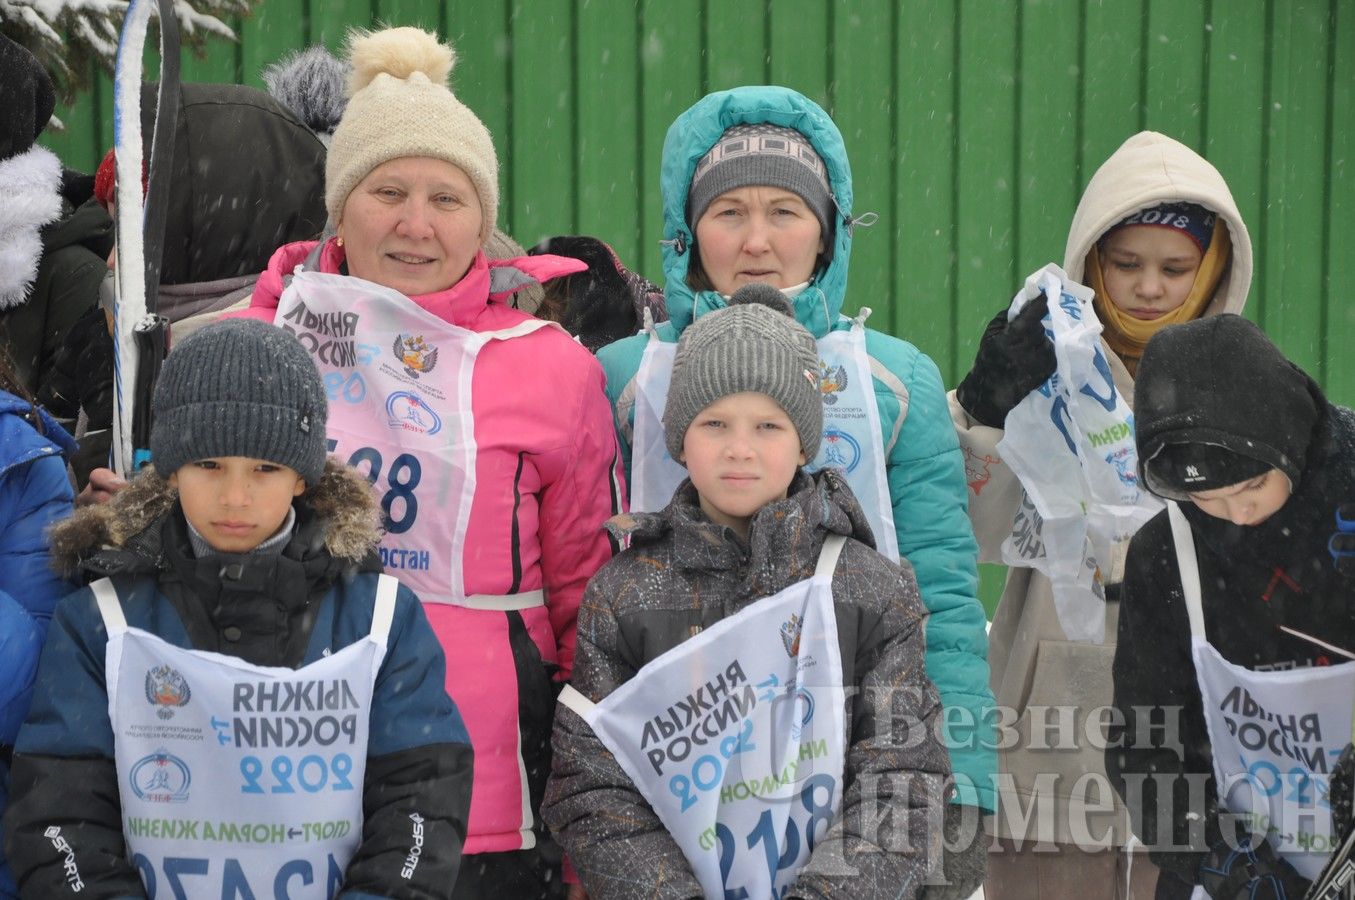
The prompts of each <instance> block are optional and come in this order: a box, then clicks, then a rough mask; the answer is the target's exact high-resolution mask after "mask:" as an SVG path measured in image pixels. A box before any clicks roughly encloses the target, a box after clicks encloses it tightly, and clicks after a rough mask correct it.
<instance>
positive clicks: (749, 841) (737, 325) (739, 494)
mask: <svg viewBox="0 0 1355 900" xmlns="http://www.w3.org/2000/svg"><path fill="white" fill-rule="evenodd" d="M818 361H819V357H818V353H817V350H816V348H815V342H814V339H813V337H812V336H811V335H810V333H809V332H808V331H806V330H805V328H804V327H803V326H802V325H800V324H799V323H798V322H796V321H795V320H794V318H793V317H792V312H791V309H790V306H789V304H788V303H787V302H786V300H785V298H784V297H783V296H782V295H781V293H780V292H779V291H778V290H776V289H775V288H773V287H771V286H769V285H765V284H760V283H755V284H751V285H748V286H746V287H743V288H740V289H739V290H738V291H737V292H736V293H735V294H734V296H733V297H732V298H731V299H730V303H729V306H728V307H727V308H725V309H721V310H717V311H713V312H710V313H707V314H706V315H704V316H702V317H700V318H699V319H697V320H696V321H695V322H694V323H693V324H692V325H691V326H690V327H688V328H687V329H686V330H685V331H683V333H682V338H681V340H680V341H679V343H678V346H677V351H676V358H675V361H674V363H673V375H672V383H671V385H670V387H669V391H668V396H667V401H666V405H665V408H664V413H663V425H664V430H665V436H666V441H667V445H668V450H669V452H670V453H671V455H672V456H673V458H674V459H676V460H678V461H679V462H681V463H682V464H683V465H684V466H686V468H687V472H688V476H689V478H688V480H687V481H686V482H684V483H683V484H682V485H681V486H680V487H679V488H678V489H677V492H676V493H675V494H674V496H673V499H672V501H671V502H670V503H669V504H668V506H667V507H665V508H664V509H663V510H662V511H660V512H657V513H633V514H627V515H621V516H617V517H615V518H613V519H612V520H611V521H610V522H609V523H608V528H609V529H610V530H611V531H612V533H613V534H614V535H615V536H616V537H617V538H618V540H619V539H622V538H626V539H629V541H630V546H629V549H627V550H626V551H624V552H622V553H621V554H620V555H619V556H617V557H615V558H614V559H612V560H611V561H610V562H608V563H607V564H606V565H604V566H603V567H602V568H601V569H600V570H599V571H598V573H597V574H596V575H595V576H594V577H593V579H592V580H591V581H590V582H589V583H588V588H587V590H586V591H585V593H584V598H583V602H582V604H580V606H579V626H578V635H579V643H578V652H577V656H576V657H575V663H574V676H573V680H572V686H571V687H570V688H566V689H565V691H564V692H563V693H562V694H561V698H560V699H561V706H560V707H559V709H558V711H557V714H556V719H555V733H554V740H553V746H554V748H555V760H554V767H553V772H552V776H551V781H550V783H549V784H548V786H547V789H546V800H545V805H544V807H543V809H542V815H543V817H544V819H545V820H546V822H547V824H548V825H550V827H551V829H552V830H554V831H555V832H556V834H557V836H558V838H559V840H560V843H561V844H562V845H563V846H564V848H565V851H566V852H567V853H568V854H569V857H570V860H571V862H572V863H573V864H574V868H575V870H576V871H577V873H578V874H579V877H580V879H581V880H582V882H583V886H584V887H585V888H586V889H587V891H588V893H589V895H591V896H596V897H611V896H617V897H621V896H630V895H631V894H633V892H634V886H635V885H637V884H642V885H644V886H645V889H646V890H647V891H649V892H650V893H653V894H656V895H662V896H665V897H696V896H705V897H712V896H715V897H719V896H726V895H730V896H732V895H733V893H734V892H736V891H738V890H740V889H742V890H743V891H744V894H740V896H743V895H745V894H746V895H747V896H761V897H765V896H768V895H771V896H777V897H787V898H809V897H817V898H826V897H842V898H865V897H881V896H890V897H916V896H917V895H918V894H917V892H918V890H920V885H921V883H922V882H923V880H924V876H925V875H926V874H927V871H928V869H929V868H930V867H931V865H932V864H933V863H934V861H935V856H934V855H933V853H934V850H933V848H934V841H933V839H932V837H933V836H935V835H939V834H940V823H941V816H942V809H943V806H944V783H945V779H946V777H947V776H948V775H949V774H950V763H949V757H948V755H947V753H946V750H945V748H944V747H943V746H942V745H941V743H940V741H939V740H938V738H937V730H936V728H935V721H936V717H937V715H938V713H939V710H940V700H939V698H938V696H937V693H936V689H935V687H934V685H932V683H931V682H930V681H929V680H928V679H927V677H926V674H925V667H924V665H923V654H924V652H925V644H924V638H923V632H922V630H921V624H922V622H923V618H924V611H923V607H922V604H921V600H920V598H919V595H918V589H917V582H916V580H915V579H914V577H913V573H912V570H911V569H910V568H908V567H907V566H906V565H905V566H904V567H902V568H901V567H900V566H899V565H898V564H896V563H895V562H893V561H892V560H889V559H886V558H885V557H884V556H882V555H880V554H879V553H877V552H876V551H875V550H874V549H873V548H874V538H873V537H872V535H871V532H870V527H869V525H868V524H867V519H866V515H865V513H864V512H863V511H862V509H861V506H860V505H859V504H858V503H857V501H856V498H855V497H854V496H853V495H852V493H851V489H850V488H849V487H848V486H847V483H846V480H845V478H844V477H843V476H842V475H841V473H839V472H838V471H837V470H834V469H825V470H822V471H819V472H816V473H814V474H809V473H806V472H805V471H804V469H803V468H802V466H804V464H805V460H806V459H808V458H811V457H813V455H814V453H815V451H816V450H817V449H818V446H819V443H820V441H821V440H822V437H823V400H822V399H821V397H820V395H819V392H818V387H817V384H818V382H817V378H816V377H815V376H816V373H817V370H818ZM783 670H784V671H783ZM788 673H789V674H788ZM741 682H742V683H741ZM792 711H793V712H794V713H795V715H790V714H789V713H790V712H792ZM844 711H845V717H844V718H840V719H835V718H834V717H835V716H836V715H839V714H844ZM905 721H907V722H910V723H915V724H916V726H917V727H916V728H906V727H897V725H895V724H894V723H901V722H905ZM787 760H791V761H794V762H791V763H789V764H787ZM884 785H888V786H889V787H888V789H887V790H882V789H881V788H882V786H884ZM604 791H605V792H606V796H607V798H608V800H607V803H606V804H603V805H599V804H598V802H597V797H599V796H601V793H602V792H604ZM864 821H871V822H889V823H890V824H889V829H890V835H891V837H890V838H889V839H887V840H884V841H882V842H881V841H871V842H870V845H871V849H870V852H859V853H858V852H848V851H847V850H845V849H844V848H851V847H854V846H856V843H855V842H856V839H857V837H858V836H859V834H860V829H861V823H862V822H864ZM753 823H757V824H753ZM764 832H765V833H766V834H767V835H771V836H772V839H771V842H770V843H771V844H773V845H775V847H776V848H777V849H776V850H775V851H765V850H764V848H763V847H762V846H760V845H761V844H762V843H763V839H762V838H761V837H759V835H761V834H763V833H764ZM783 835H785V836H786V837H784V838H783V837H782V836H783ZM782 847H784V848H785V850H784V851H782V850H781V849H780V848H782ZM769 854H770V856H769ZM769 859H770V860H771V863H770V865H769V864H768V860H769ZM844 861H845V863H846V864H845V865H844Z"/></svg>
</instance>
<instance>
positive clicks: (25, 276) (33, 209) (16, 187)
mask: <svg viewBox="0 0 1355 900" xmlns="http://www.w3.org/2000/svg"><path fill="white" fill-rule="evenodd" d="M0 193H3V195H4V198H5V200H4V202H3V203H0V311H3V310H6V309H12V308H13V307H16V306H19V305H20V304H22V303H23V302H24V301H25V300H27V299H28V290H29V288H31V287H32V285H33V280H34V279H35V278H37V276H38V261H39V260H41V259H42V235H41V233H40V232H41V229H42V226H44V225H46V224H48V223H49V222H54V221H56V219H57V218H58V217H59V216H60V215H61V162H60V160H58V159H57V158H56V155H55V154H54V153H52V151H50V150H48V149H47V148H46V147H39V146H36V145H35V146H33V147H32V148H30V149H29V150H27V151H25V152H23V153H20V154H18V155H17V156H11V157H10V158H9V159H6V160H3V161H0Z"/></svg>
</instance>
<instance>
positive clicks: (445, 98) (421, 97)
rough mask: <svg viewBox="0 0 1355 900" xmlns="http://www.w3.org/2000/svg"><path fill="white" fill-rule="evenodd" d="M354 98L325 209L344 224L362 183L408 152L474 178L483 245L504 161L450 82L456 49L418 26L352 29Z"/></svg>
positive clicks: (334, 144) (328, 178) (338, 141)
mask: <svg viewBox="0 0 1355 900" xmlns="http://www.w3.org/2000/svg"><path fill="white" fill-rule="evenodd" d="M348 58H349V62H351V63H352V65H353V74H352V77H351V78H350V80H349V84H348V93H349V95H350V98H351V99H350V100H349V101H348V107H347V108H346V109H345V110H344V113H343V118H341V119H340V120H339V127H338V128H336V129H335V130H334V138H333V140H332V141H331V142H330V145H329V157H328V160H327V161H326V163H325V208H326V210H328V212H329V219H330V221H331V222H332V223H334V224H336V225H337V224H338V222H339V219H340V217H341V215H342V214H343V206H344V203H345V202H346V201H347V200H348V195H349V194H350V193H352V191H353V188H355V187H357V185H358V182H360V181H362V179H364V178H366V177H367V175H368V173H370V172H371V171H372V170H373V169H375V168H376V167H377V166H379V165H381V164H382V163H385V162H388V161H390V160H392V159H398V158H399V157H402V156H429V157H432V158H434V159H443V160H446V161H447V162H449V163H451V164H452V165H454V166H456V167H457V168H459V169H461V170H462V171H463V172H465V173H466V175H467V176H469V178H470V180H471V183H472V184H474V185H475V190H476V193H478V194H479V195H480V208H481V213H482V221H481V223H480V244H481V245H483V244H484V243H485V241H486V240H487V239H488V238H489V236H490V235H491V234H492V233H493V232H494V225H495V220H496V218H497V217H498V210H499V161H498V158H497V157H496V156H495V155H494V142H493V140H491V139H490V136H489V130H488V129H486V128H485V126H484V123H483V122H481V121H480V120H479V119H478V118H476V116H475V113H473V112H471V111H470V109H469V108H467V107H466V105H465V104H463V103H462V102H461V101H460V100H457V99H456V95H455V94H453V93H452V92H451V90H450V89H449V88H448V86H447V76H448V75H450V74H451V72H452V66H453V65H455V63H456V51H454V50H453V49H452V48H451V46H450V45H448V44H443V43H440V42H439V41H438V39H437V37H436V36H434V35H432V34H430V33H428V32H427V31H423V30H421V29H419V28H387V29H385V30H384V31H377V32H366V31H354V32H351V33H350V34H349V36H348Z"/></svg>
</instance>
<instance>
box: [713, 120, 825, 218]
mask: <svg viewBox="0 0 1355 900" xmlns="http://www.w3.org/2000/svg"><path fill="white" fill-rule="evenodd" d="M762 184H765V185H771V186H773V187H780V188H785V189H787V190H790V191H794V192H795V194H796V195H797V196H799V197H800V199H802V200H804V202H805V204H806V205H808V206H809V209H810V211H811V212H813V213H814V218H816V219H818V220H819V227H820V228H821V229H823V234H824V237H825V238H826V237H827V236H828V235H830V234H832V233H833V213H832V209H833V197H832V192H831V191H830V190H829V189H828V167H827V166H825V165H824V164H823V160H822V159H820V158H819V154H817V153H815V152H814V148H813V147H812V146H811V145H810V143H809V139H808V138H806V137H805V136H804V135H803V134H801V133H800V132H798V131H796V130H795V129H794V128H781V127H780V126H777V125H735V126H734V127H732V128H729V129H727V130H726V131H725V133H724V134H722V135H720V139H719V140H718V141H716V142H715V146H714V147H711V148H710V150H709V151H707V152H706V155H705V156H703V157H701V159H700V160H698V161H697V163H696V171H695V172H694V173H693V174H692V186H691V187H690V188H689V189H688V191H687V222H688V224H690V225H691V226H692V227H693V228H695V227H696V223H697V221H698V220H699V219H700V218H701V216H703V215H704V214H705V212H706V207H708V206H710V205H711V203H713V202H715V198H716V197H719V196H720V195H721V194H723V193H724V192H725V191H732V190H734V189H735V188H741V187H751V186H753V185H762Z"/></svg>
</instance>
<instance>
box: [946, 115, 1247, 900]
mask: <svg viewBox="0 0 1355 900" xmlns="http://www.w3.org/2000/svg"><path fill="white" fill-rule="evenodd" d="M1063 268H1064V270H1065V271H1066V272H1067V273H1068V275H1069V277H1070V278H1072V279H1073V280H1074V281H1078V282H1081V283H1083V284H1086V285H1088V286H1089V287H1091V288H1092V289H1093V290H1094V291H1095V292H1096V299H1095V308H1096V314H1097V317H1098V318H1099V319H1100V320H1101V323H1102V325H1103V326H1104V330H1103V332H1102V343H1103V345H1104V347H1103V349H1104V350H1105V351H1106V353H1105V355H1106V358H1107V360H1108V361H1109V363H1110V366H1111V371H1112V374H1113V376H1114V380H1115V386H1116V388H1117V389H1118V390H1119V392H1120V393H1121V395H1123V396H1124V397H1125V398H1126V399H1129V398H1132V397H1133V390H1134V380H1133V373H1134V371H1135V370H1136V369H1137V366H1138V360H1139V357H1140V356H1141V355H1142V353H1143V348H1144V346H1145V345H1146V344H1147V342H1148V339H1149V338H1150V337H1152V335H1153V334H1154V333H1156V332H1157V331H1158V330H1159V329H1161V328H1162V327H1164V326H1165V325H1168V324H1176V323H1179V322H1184V321H1190V320H1192V319H1197V318H1200V317H1202V316H1212V315H1216V314H1218V313H1224V312H1230V313H1240V312H1241V311H1242V308H1243V305H1244V304H1245V303H1246V299H1247V292H1248V290H1249V289H1250V287H1251V277H1252V252H1251V240H1250V238H1249V237H1248V235H1247V227H1246V225H1245V224H1244V223H1243V221H1242V216H1241V215H1240V214H1239V213H1238V209H1237V205H1236V203H1234V202H1233V197H1232V194H1231V192H1230V191H1229V190H1228V185H1227V184H1226V183H1225V182H1224V180H1223V176H1221V175H1220V174H1219V172H1218V170H1217V169H1215V168H1214V167H1213V166H1212V165H1210V164H1209V163H1208V162H1207V161H1205V160H1204V159H1203V158H1201V157H1200V156H1199V155H1198V154H1196V153H1195V152H1194V151H1192V150H1191V149H1190V148H1188V147H1186V146H1185V145H1183V144H1181V143H1179V142H1177V141H1175V140H1172V139H1171V138H1169V137H1166V136H1165V135H1161V134H1157V133H1155V132H1151V131H1145V132H1141V133H1139V134H1136V135H1134V136H1133V137H1131V138H1130V139H1129V140H1127V141H1125V142H1124V144H1123V145H1121V147H1120V148H1119V149H1118V150H1116V151H1115V153H1114V154H1112V155H1111V157H1110V158H1109V159H1107V160H1106V162H1105V163H1104V164H1102V166H1101V168H1100V169H1098V170H1097V171H1096V174H1095V175H1093V176H1092V179H1091V182H1090V183H1089V184H1088V185H1087V189H1086V191H1084V192H1083V194H1082V200H1081V201H1080V202H1079V203H1078V207H1077V212H1076V213H1074V215H1073V222H1072V226H1071V227H1070V228H1069V231H1068V244H1067V248H1066V249H1065V251H1064V258H1063ZM1046 310H1047V306H1046V302H1045V299H1044V298H1043V297H1042V298H1040V299H1039V300H1037V301H1034V302H1032V303H1030V304H1028V305H1027V306H1026V307H1025V309H1024V310H1023V311H1022V313H1021V314H1020V315H1018V316H1017V317H1016V318H1015V319H1013V320H1011V321H1010V322H1008V321H1007V310H1006V307H1005V306H1004V308H1003V310H1002V311H1001V312H1000V313H999V314H998V316H996V317H995V318H994V319H993V321H992V322H991V323H990V324H989V326H988V328H987V330H986V331H985V332H984V335H983V338H982V340H981V341H980V344H979V350H978V354H977V356H976V358H975V361H974V367H973V369H972V370H971V371H970V372H969V374H968V375H967V376H965V378H964V380H963V381H962V382H961V383H960V385H959V387H958V388H957V389H956V390H955V391H954V392H952V393H951V395H950V410H951V417H952V419H953V420H954V422H955V427H956V430H957V431H958V433H959V436H960V444H961V447H962V449H963V451H964V454H965V466H966V474H967V476H968V479H969V488H970V492H969V515H970V518H971V519H972V521H973V524H974V532H975V534H976V536H977V537H978V539H979V548H980V559H981V561H983V562H991V563H1000V562H1001V561H1002V555H1001V546H1002V542H1003V539H1004V538H1006V536H1007V535H1008V534H1011V533H1012V532H1013V530H1014V529H1016V528H1019V527H1025V528H1029V527H1030V524H1031V522H1032V521H1034V525H1035V527H1036V528H1038V518H1037V517H1036V516H1035V514H1034V508H1033V507H1032V505H1031V503H1030V501H1029V500H1028V499H1027V498H1026V497H1025V494H1024V492H1023V490H1022V489H1021V485H1020V483H1019V482H1018V481H1017V479H1016V477H1015V475H1014V474H1013V473H1012V471H1011V470H1010V469H1009V468H1008V467H1007V466H1006V465H1005V464H1004V463H1003V462H1002V460H1001V458H1000V456H999V454H998V452H997V449H996V448H997V443H998V441H1000V440H1001V439H1002V437H1003V430H1002V429H1003V423H1004V421H1005V419H1006V416H1007V413H1009V412H1011V410H1012V409H1013V408H1014V407H1015V406H1016V405H1017V403H1019V402H1020V401H1021V399H1022V398H1023V397H1025V396H1026V394H1028V393H1029V392H1030V391H1032V390H1035V389H1036V388H1038V387H1039V386H1040V385H1042V384H1043V383H1044V382H1045V381H1046V380H1048V378H1049V376H1050V375H1052V374H1053V373H1054V367H1055V362H1054V351H1053V346H1052V344H1050V343H1049V341H1048V340H1047V339H1046V337H1045V334H1044V328H1043V325H1042V324H1041V319H1042V318H1043V316H1044V314H1045V312H1046ZM1125 543H1126V544H1127V541H1126V542H1125ZM1125 549H1126V547H1125V546H1119V547H1117V548H1116V552H1115V554H1114V558H1113V559H1112V561H1111V565H1110V566H1109V569H1108V571H1107V570H1103V572H1102V576H1103V579H1104V582H1105V588H1106V606H1107V609H1106V631H1105V634H1106V640H1105V641H1103V642H1102V643H1099V644H1097V643H1076V642H1071V641H1069V640H1068V638H1067V636H1066V635H1065V633H1064V631H1063V629H1062V627H1061V626H1060V624H1059V619H1058V615H1057V613H1056V611H1055V606H1054V598H1053V593H1052V590H1051V585H1050V582H1049V580H1048V579H1047V578H1046V577H1045V576H1044V575H1043V574H1042V573H1040V572H1039V571H1037V570H1035V569H1031V568H1012V569H1009V570H1008V573H1007V583H1006V587H1005V589H1004V591H1003V594H1002V599H1001V601H1000V603H999V604H998V608H997V613H996V615H995V617H994V620H993V623H992V629H991V632H990V637H989V663H990V666H991V671H992V687H993V693H994V695H995V697H996V699H997V702H998V705H999V707H1000V708H1002V709H1003V710H1004V712H1005V715H1004V719H1003V722H1004V724H1005V725H1007V727H1006V728H1005V729H1004V731H1003V735H1002V737H1003V738H1004V740H1002V741H1001V744H1002V747H1001V749H1000V751H999V776H998V785H997V787H998V792H999V795H1000V809H999V812H998V815H997V816H995V817H994V818H993V819H992V825H991V827H992V829H993V830H994V832H995V834H994V837H995V838H996V839H997V840H996V841H995V844H994V846H995V850H994V852H993V853H992V854H991V855H990V858H989V866H990V869H989V877H988V881H987V884H986V887H985V890H986V892H987V896H988V898H989V900H1009V898H1020V900H1026V898H1041V897H1044V898H1058V897H1068V896H1073V895H1074V894H1076V895H1077V896H1092V897H1104V898H1107V900H1110V898H1120V897H1124V896H1125V890H1126V887H1125V886H1126V884H1127V883H1129V894H1128V896H1130V897H1133V898H1135V900H1138V898H1144V897H1151V896H1152V891H1153V885H1154V883H1155V882H1156V870H1155V869H1153V868H1152V866H1151V865H1150V864H1149V863H1148V862H1147V861H1146V859H1145V858H1143V857H1136V858H1134V859H1132V860H1131V858H1130V857H1129V855H1128V854H1126V853H1118V852H1115V851H1116V850H1117V848H1120V847H1125V846H1126V845H1127V844H1128V842H1129V841H1130V838H1131V834H1130V828H1129V819H1128V817H1127V815H1126V810H1125V807H1124V806H1123V805H1122V804H1121V803H1120V802H1119V799H1118V798H1117V797H1115V795H1114V792H1113V791H1112V790H1111V789H1110V783H1109V781H1108V780H1107V778H1106V775H1105V766H1104V762H1103V752H1104V747H1105V744H1104V740H1101V739H1096V740H1092V739H1088V737H1087V735H1088V732H1089V731H1090V733H1091V734H1092V735H1093V736H1094V737H1096V736H1098V735H1102V734H1104V731H1105V718H1104V714H1103V713H1102V712H1101V710H1102V709H1103V708H1105V707H1107V706H1109V704H1110V703H1111V661H1112V659H1113V657H1114V655H1115V646H1114V635H1115V630H1116V622H1117V619H1118V615H1119V602H1118V597H1119V585H1120V581H1121V579H1122V576H1123V571H1124V551H1125ZM1068 709H1071V710H1072V719H1071V721H1069V720H1068V719H1067V716H1068V713H1067V712H1066V711H1065V710H1068ZM1037 713H1038V715H1036V714H1037ZM1060 717H1062V721H1060ZM1046 723H1047V724H1046ZM1131 799H1133V798H1131ZM1051 840H1052V842H1053V843H1054V844H1056V845H1057V847H1056V848H1054V849H1053V850H1052V851H1051V849H1050V842H1051ZM1037 842H1039V846H1040V848H1041V850H1040V852H1035V851H1034V850H1033V848H1034V846H1035V845H1036V843H1037ZM1135 861H1136V862H1137V865H1133V866H1132V868H1131V870H1130V872H1128V873H1126V871H1125V869H1126V868H1128V867H1130V866H1131V863H1132V862H1135ZM1129 875H1132V879H1131V878H1129V877H1128V876H1129ZM1088 892H1091V893H1090V894H1089V893H1088Z"/></svg>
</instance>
